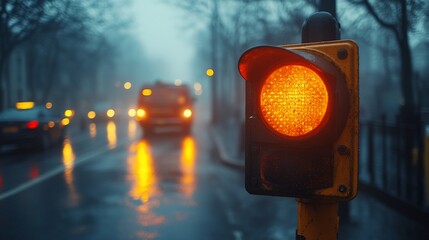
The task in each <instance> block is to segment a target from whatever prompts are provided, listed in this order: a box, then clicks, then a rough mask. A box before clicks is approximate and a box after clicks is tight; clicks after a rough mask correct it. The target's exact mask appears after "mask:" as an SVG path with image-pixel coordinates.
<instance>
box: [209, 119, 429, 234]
mask: <svg viewBox="0 0 429 240" xmlns="http://www.w3.org/2000/svg"><path fill="white" fill-rule="evenodd" d="M210 131H211V133H212V136H213V138H214V142H215V145H216V148H217V152H218V154H219V157H220V159H219V160H220V161H221V162H222V163H223V164H225V165H227V166H229V167H232V168H236V169H239V170H244V151H243V149H240V148H242V145H241V144H242V143H241V141H242V136H241V134H242V125H241V123H239V122H234V121H229V122H227V123H224V124H222V125H221V126H211V129H210ZM243 187H244V186H243ZM349 209H350V211H349V216H350V218H349V220H347V221H344V219H342V220H340V230H339V239H352V240H353V239H429V229H428V228H427V223H425V222H419V221H416V220H415V219H411V218H409V217H407V216H405V215H402V214H401V213H400V212H399V211H398V210H396V209H393V208H391V207H389V206H388V205H385V204H383V203H382V202H380V201H378V200H377V199H376V198H374V197H372V196H371V195H370V193H369V192H365V191H362V189H360V192H359V193H358V196H357V197H356V198H355V199H354V200H352V201H351V202H350V203H349Z"/></svg>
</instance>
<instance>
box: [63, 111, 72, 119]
mask: <svg viewBox="0 0 429 240" xmlns="http://www.w3.org/2000/svg"><path fill="white" fill-rule="evenodd" d="M64 116H66V117H71V116H73V110H70V109H67V110H65V111H64Z"/></svg>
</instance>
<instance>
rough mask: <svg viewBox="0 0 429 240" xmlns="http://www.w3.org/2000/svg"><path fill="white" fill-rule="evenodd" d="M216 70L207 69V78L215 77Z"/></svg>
mask: <svg viewBox="0 0 429 240" xmlns="http://www.w3.org/2000/svg"><path fill="white" fill-rule="evenodd" d="M214 73H215V72H214V70H213V69H211V68H209V69H207V70H206V74H207V76H209V77H212V76H213V75H214Z"/></svg>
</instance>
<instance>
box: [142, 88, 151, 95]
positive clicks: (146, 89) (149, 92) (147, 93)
mask: <svg viewBox="0 0 429 240" xmlns="http://www.w3.org/2000/svg"><path fill="white" fill-rule="evenodd" d="M142 95H143V96H146V97H148V96H150V95H152V89H149V88H145V89H143V90H142Z"/></svg>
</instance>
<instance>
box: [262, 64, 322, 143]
mask: <svg viewBox="0 0 429 240" xmlns="http://www.w3.org/2000/svg"><path fill="white" fill-rule="evenodd" d="M328 100H329V97H328V91H327V89H326V86H325V83H324V82H323V80H322V79H321V77H320V76H319V75H318V74H317V73H316V72H314V71H313V70H311V69H310V68H308V67H304V66H300V65H286V66H283V67H280V68H278V69H277V70H275V71H274V72H272V73H271V75H270V76H268V78H267V79H266V80H265V82H264V84H263V87H262V91H261V96H260V105H261V112H262V116H263V118H264V120H265V122H266V123H267V124H268V125H269V126H270V127H271V128H272V129H273V130H275V131H277V132H278V133H280V134H283V135H286V136H290V137H298V136H303V135H306V134H308V133H310V132H312V131H313V130H315V129H316V128H317V127H318V126H319V125H320V124H321V123H322V120H323V118H324V116H325V114H326V111H327V108H328Z"/></svg>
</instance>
